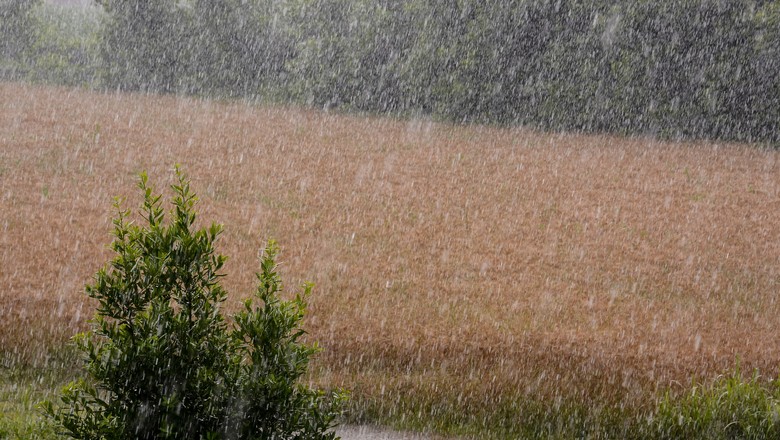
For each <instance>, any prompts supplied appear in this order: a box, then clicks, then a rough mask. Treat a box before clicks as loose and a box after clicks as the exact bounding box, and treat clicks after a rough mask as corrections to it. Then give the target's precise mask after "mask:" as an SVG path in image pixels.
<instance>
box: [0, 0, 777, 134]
mask: <svg viewBox="0 0 780 440" xmlns="http://www.w3.org/2000/svg"><path fill="white" fill-rule="evenodd" d="M6 1H8V0H6ZM96 3H99V4H100V5H101V6H102V9H103V10H104V11H105V17H104V18H105V20H104V21H103V26H102V28H101V31H100V35H101V39H100V41H101V43H100V52H101V54H102V55H101V59H102V61H103V62H102V64H101V66H100V68H99V69H100V75H99V77H100V78H101V81H102V82H101V85H102V86H104V87H110V88H123V89H129V90H145V91H158V92H176V93H195V94H207V95H218V96H241V97H260V98H262V99H273V100H280V99H282V100H291V101H294V102H299V103H305V104H309V105H316V106H322V107H341V108H346V109H349V110H358V111H369V112H382V113H384V112H390V113H396V114H425V115H434V116H436V117H441V118H446V119H450V120H456V121H477V122H490V123H518V124H529V125H534V126H539V127H542V128H549V129H555V130H559V129H560V130H585V131H612V132H624V133H649V134H656V135H660V136H671V137H678V136H680V137H712V138H720V139H730V140H748V141H768V142H773V143H778V142H780V126H779V125H778V124H780V122H778V121H780V57H779V55H780V30H779V29H780V2H778V1H767V0H681V1H675V2H659V1H651V0H629V1H616V0H555V1H553V0H508V1H503V2H480V1H474V0H458V1H444V0H434V1H420V0H380V1H374V0H372V1H369V0H281V1H278V0H251V1H240V0H227V1H215V0H187V1H179V0H121V1H120V0H96Z"/></svg>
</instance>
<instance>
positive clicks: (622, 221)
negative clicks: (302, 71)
mask: <svg viewBox="0 0 780 440" xmlns="http://www.w3.org/2000/svg"><path fill="white" fill-rule="evenodd" d="M96 127H99V136H98V135H97V133H98V131H97V130H98V129H97V128H96ZM779 155H780V152H778V151H776V150H761V149H758V148H756V147H754V146H746V145H731V144H717V145H715V144H709V143H705V142H700V143H670V142H659V141H655V140H652V139H644V138H620V137H611V136H583V135H576V134H545V133H539V132H534V131H529V130H524V129H519V128H517V129H501V128H485V127H480V126H453V125H447V124H436V123H429V122H428V123H420V121H403V120H388V119H383V118H360V117H352V116H342V115H336V114H332V113H325V112H318V111H312V110H306V109H300V108H294V107H260V106H250V105H244V104H240V103H217V102H212V101H205V100H198V99H186V98H177V97H172V96H165V97H159V96H142V95H127V94H99V93H94V92H89V91H83V90H78V89H65V88H56V87H44V86H32V85H26V84H19V83H2V84H0V169H2V170H3V172H2V173H0V229H2V232H3V233H2V234H0V318H1V319H0V353H2V354H3V357H4V358H6V359H11V361H10V363H9V364H8V365H12V366H19V365H41V364H40V362H39V363H37V364H36V362H38V360H39V359H41V358H42V357H45V356H46V353H51V352H56V351H57V350H59V348H60V347H62V346H63V344H64V343H65V342H66V341H67V339H68V337H70V335H72V334H74V333H75V332H77V331H79V330H82V329H84V328H85V325H86V324H85V323H86V320H87V319H89V318H90V316H91V315H92V313H93V312H92V310H93V307H94V305H93V304H91V303H89V302H88V301H87V300H86V298H85V295H84V294H83V291H82V289H83V286H84V284H85V283H86V282H87V281H88V280H89V278H90V277H91V276H92V274H94V272H95V271H96V270H97V269H98V267H99V265H100V264H101V262H104V261H106V260H107V258H108V255H109V253H108V251H107V244H108V243H109V241H110V235H109V232H110V227H111V225H110V224H109V219H110V218H111V215H112V212H111V211H110V207H111V200H112V197H113V196H116V195H131V197H132V195H133V194H134V193H135V191H134V189H133V185H134V182H135V175H136V174H137V172H138V171H140V170H148V171H149V174H150V175H151V176H152V180H153V181H164V179H166V178H168V176H169V175H170V172H169V168H170V167H171V166H172V164H174V163H176V162H181V163H182V164H183V166H184V167H185V169H186V170H187V171H188V173H189V174H190V175H191V176H193V178H194V181H193V187H194V188H195V190H196V191H197V192H198V194H199V195H200V196H201V198H202V203H201V205H200V210H201V212H202V216H203V217H202V218H203V219H205V220H206V221H211V220H214V221H218V222H221V223H223V224H224V225H225V229H226V234H225V236H224V240H223V241H222V242H221V243H220V251H221V252H222V253H224V254H226V255H230V256H231V260H229V261H228V263H227V264H226V267H225V272H226V273H227V277H226V279H225V284H226V287H227V288H228V289H229V291H230V292H233V293H234V294H235V296H236V297H240V296H241V294H243V293H246V292H248V291H250V290H251V289H252V286H253V283H254V280H253V276H252V274H253V273H254V270H255V266H256V264H257V251H258V249H259V248H260V246H261V245H262V244H263V243H264V242H265V241H266V238H268V237H269V236H273V237H274V238H276V239H277V240H278V241H279V242H280V243H281V244H282V248H283V251H284V253H283V254H282V261H283V263H284V265H283V268H284V270H283V271H284V274H283V275H284V278H285V279H287V280H290V285H295V284H298V283H300V282H303V281H304V280H312V281H314V282H315V283H316V287H315V291H314V295H313V297H312V299H311V303H310V314H309V316H308V319H307V329H308V331H309V334H310V337H311V338H312V339H314V340H318V341H320V343H321V345H322V346H323V347H324V349H325V351H324V353H323V354H322V355H321V356H319V358H318V361H317V365H316V371H317V373H316V375H315V377H313V379H312V380H316V381H319V382H322V383H325V384H330V385H334V386H341V385H346V386H348V387H349V388H352V389H355V394H356V397H357V398H356V400H355V402H356V403H355V404H354V407H353V414H354V417H355V418H356V419H360V420H381V421H386V422H387V423H399V424H402V425H404V426H409V427H419V428H430V429H436V430H439V431H443V432H449V433H460V432H463V433H474V434H475V435H477V434H478V435H484V436H488V437H490V436H492V437H496V438H500V437H502V436H508V437H512V435H514V434H517V433H522V432H524V431H523V430H524V429H525V428H523V426H525V425H524V423H522V422H520V421H518V420H520V417H521V416H520V415H519V414H521V413H522V414H535V413H536V414H539V415H538V416H534V417H531V419H532V420H539V422H532V423H531V422H529V423H530V426H541V427H543V426H550V427H553V426H558V425H559V424H560V423H563V420H572V421H573V422H572V423H574V424H575V425H576V426H578V425H577V424H578V423H579V425H583V424H585V425H588V424H590V425H593V426H606V425H610V426H611V425H612V424H615V423H617V424H618V425H620V423H618V422H614V423H613V422H609V423H608V422H601V421H599V420H627V419H631V418H632V417H634V415H636V414H640V413H641V414H645V415H647V414H651V413H652V409H653V408H655V406H654V403H653V402H654V399H655V398H656V396H658V395H662V394H663V393H664V391H665V390H667V389H674V386H673V384H675V383H682V384H684V386H683V388H684V389H689V388H690V387H691V386H692V383H691V378H692V377H699V378H703V381H704V383H709V382H707V380H708V379H713V378H715V377H718V376H719V375H720V374H723V373H724V372H728V371H730V370H732V367H733V363H734V359H735V358H736V357H738V358H739V359H740V360H741V361H740V362H741V365H742V368H743V369H744V370H745V371H754V370H757V371H759V372H760V374H761V375H762V376H763V377H777V375H778V366H780V347H778V346H777V345H776V344H768V343H767V342H766V341H771V340H774V338H775V337H776V329H777V328H778V325H780V313H778V312H780V310H779V309H780V304H778V302H777V301H776V295H775V294H776V292H777V291H778V279H780V278H778V272H777V268H778V267H780V264H779V263H780V227H779V226H778V225H777V222H778V220H777V215H776V213H777V212H780V204H779V203H780V202H778V201H780V197H779V196H780V194H779V192H780V179H779V178H778V176H780V172H778V171H779V170H778V166H779V165H780V161H778V159H779V158H780V157H779ZM746 188H747V189H749V190H746ZM44 189H45V191H44ZM44 192H45V194H44ZM697 195H705V196H703V197H698V196H697ZM128 206H135V201H134V200H131V201H128ZM66 231H68V232H67V233H66ZM230 306H231V307H234V306H236V302H235V301H234V302H231V305H230ZM14 368H17V367H14ZM9 377H11V376H9ZM14 377H15V376H14ZM16 380H17V379H8V381H9V383H15V381H16ZM19 383H20V384H23V383H25V382H23V381H21V379H19ZM480 383H486V384H491V385H490V386H478V385H479V384H480ZM55 388H56V387H55ZM387 396H394V397H393V398H392V399H390V398H388V397H387ZM464 396H465V397H466V398H467V399H466V400H463V399H464ZM394 399H397V401H398V402H399V403H398V406H392V408H395V409H394V410H393V411H395V412H393V411H391V410H390V409H389V408H391V406H388V405H390V403H392V402H396V400H394ZM459 399H460V400H459ZM18 400H20V401H22V400H23V399H21V398H20V399H18ZM400 402H408V403H403V404H402V403H400ZM464 402H466V403H464ZM512 402H514V403H512ZM534 402H535V403H534ZM548 402H552V403H548ZM556 402H558V403H556ZM556 405H557V406H556ZM25 408H26V407H25ZM533 408H541V409H537V410H534V409H533ZM561 408H564V409H565V411H564V410H562V409H561ZM566 408H569V409H566ZM434 410H435V411H434ZM25 411H26V410H25ZM418 414H419V416H418ZM448 414H449V415H448ZM463 414H466V415H465V416H463ZM560 414H574V415H576V416H573V417H569V416H565V417H564V416H561V415H560ZM577 414H580V415H577ZM615 414H617V415H615ZM621 414H622V415H621ZM626 414H629V415H631V416H626ZM458 415H460V416H462V417H458ZM637 417H639V416H637ZM640 418H641V417H640ZM461 419H465V420H466V421H464V422H456V421H457V420H461ZM501 420H505V422H501ZM556 420H560V421H556ZM576 420H582V421H583V422H576ZM491 426H498V427H500V428H495V429H494V430H493V431H491V429H493V428H489V427H491ZM620 426H622V425H620ZM533 429H537V428H533ZM533 429H532V432H535V431H533ZM538 429H543V428H538ZM545 429H546V428H545ZM577 429H579V428H577ZM577 429H575V428H571V429H569V428H566V430H564V431H562V432H564V433H568V434H571V435H575V434H576V432H577ZM610 429H612V428H610ZM616 429H617V428H616ZM620 429H623V428H620ZM626 429H628V428H626ZM544 432H546V431H544ZM550 432H552V428H550ZM610 432H613V431H610ZM617 432H620V431H617Z"/></svg>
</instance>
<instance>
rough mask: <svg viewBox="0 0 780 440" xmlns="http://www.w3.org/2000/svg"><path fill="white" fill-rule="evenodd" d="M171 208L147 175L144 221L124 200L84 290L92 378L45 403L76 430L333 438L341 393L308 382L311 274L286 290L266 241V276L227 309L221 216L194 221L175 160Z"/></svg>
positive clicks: (82, 435) (81, 343) (84, 337)
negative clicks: (229, 312)
mask: <svg viewBox="0 0 780 440" xmlns="http://www.w3.org/2000/svg"><path fill="white" fill-rule="evenodd" d="M176 176H177V183H176V184H174V185H173V186H172V188H173V190H174V192H175V197H174V198H173V200H172V205H173V209H172V210H171V212H170V216H171V219H170V221H169V222H167V223H166V222H165V213H164V210H163V208H162V207H161V202H160V199H161V196H160V195H155V194H154V192H153V191H152V189H151V188H150V187H149V186H148V184H147V177H146V175H143V174H142V176H141V180H140V184H139V187H140V188H141V191H143V196H144V202H143V207H142V210H141V211H142V216H143V219H144V225H143V226H138V225H135V224H134V223H133V222H131V221H129V219H128V217H129V215H130V212H129V211H125V210H122V209H121V207H120V204H121V203H120V202H119V201H117V202H116V207H117V209H118V216H117V218H116V219H115V220H114V235H115V239H114V241H113V243H112V249H113V250H114V252H116V257H115V258H114V259H113V260H112V261H111V263H110V265H109V266H108V267H107V268H104V269H102V270H100V271H99V272H98V273H97V275H96V278H95V282H94V283H93V284H91V285H89V286H87V294H88V295H89V296H90V297H92V298H94V299H95V300H97V302H98V303H99V306H98V310H97V315H96V318H95V319H94V322H93V329H92V331H91V332H88V333H85V334H81V335H79V336H78V337H77V338H76V341H77V346H78V348H79V349H80V350H81V351H82V352H83V353H84V355H85V363H86V370H87V372H88V376H89V378H88V379H87V380H81V381H78V382H74V383H71V384H70V385H68V386H66V387H65V388H64V390H63V395H62V396H61V400H62V405H60V406H55V405H53V404H52V403H51V402H47V403H44V405H43V407H44V410H45V412H46V413H48V414H49V415H50V416H51V417H53V418H54V420H55V421H56V422H57V423H58V424H59V425H60V426H61V427H62V428H64V432H65V433H66V434H67V435H69V436H71V437H73V438H79V439H97V438H106V439H130V438H133V439H163V438H165V439H195V438H209V439H215V438H247V439H248V438H252V439H271V438H285V439H297V438H300V439H303V438H305V439H333V438H335V434H334V433H333V432H332V430H331V428H332V427H333V426H334V420H335V418H336V416H337V415H338V411H339V408H340V406H341V403H342V399H343V394H342V393H340V392H333V393H330V394H327V395H326V394H325V393H324V392H323V391H320V390H313V389H310V388H308V387H306V386H304V385H302V384H300V378H301V376H302V375H303V374H304V373H305V371H306V368H307V364H308V361H309V358H310V357H311V356H312V355H313V354H314V353H315V352H316V351H317V347H316V346H310V345H306V344H303V343H302V342H301V341H300V338H301V336H303V334H304V332H303V330H301V329H300V324H301V321H302V319H303V316H304V311H305V308H306V302H305V300H306V297H307V296H308V295H309V293H310V291H311V285H306V286H304V289H303V292H302V294H298V295H297V296H296V297H295V298H294V299H293V300H290V301H285V300H282V299H280V298H279V294H280V292H281V290H282V283H281V279H280V277H279V275H278V274H277V272H276V263H275V258H276V256H277V253H278V250H279V249H278V246H277V245H276V244H275V243H274V242H273V241H272V242H270V243H269V244H268V246H267V248H266V249H265V252H264V255H263V258H262V262H261V268H260V272H259V273H258V274H257V277H258V281H259V286H258V288H257V292H256V293H255V296H256V298H255V299H256V300H259V301H260V303H261V304H256V303H255V302H254V301H253V300H252V299H248V300H246V301H245V303H244V309H243V310H242V311H241V312H240V313H237V314H236V315H234V316H232V317H231V318H230V319H228V318H226V317H225V316H224V315H223V314H222V312H221V310H220V305H221V304H222V303H223V301H224V300H225V298H226V292H225V291H224V290H223V289H222V287H221V286H220V277H221V276H222V274H220V273H219V272H220V270H221V268H222V265H223V263H224V262H225V257H224V256H222V255H218V254H216V253H215V250H214V242H215V241H216V240H217V238H218V236H219V235H220V233H221V230H222V228H221V226H219V225H216V224H212V225H211V226H210V227H208V228H204V229H197V228H196V227H195V219H196V214H195V211H194V206H195V203H196V197H195V195H194V194H193V193H192V192H191V191H190V185H189V181H188V180H187V179H186V178H185V177H184V176H183V175H182V173H181V172H180V171H179V170H178V168H177V170H176Z"/></svg>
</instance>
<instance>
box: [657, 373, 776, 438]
mask: <svg viewBox="0 0 780 440" xmlns="http://www.w3.org/2000/svg"><path fill="white" fill-rule="evenodd" d="M651 425H652V429H651V431H652V432H653V435H652V437H655V438H668V439H679V438H730V439H732V438H739V439H772V438H774V439H776V438H780V381H774V382H772V383H770V384H769V385H768V386H767V385H766V384H762V383H761V381H760V380H759V377H758V376H754V377H753V378H752V380H749V381H745V380H743V379H742V377H741V375H740V373H739V369H737V370H736V372H735V373H734V374H733V375H731V376H728V377H723V378H721V379H719V380H717V381H715V382H714V383H713V384H712V385H710V386H693V387H692V388H691V389H690V391H687V392H686V393H685V394H684V395H683V396H681V397H679V398H673V397H671V396H670V395H669V394H668V393H667V395H666V396H665V397H664V398H663V399H662V400H661V401H660V403H659V405H658V408H657V413H656V416H655V417H654V419H653V420H652V422H651Z"/></svg>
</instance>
